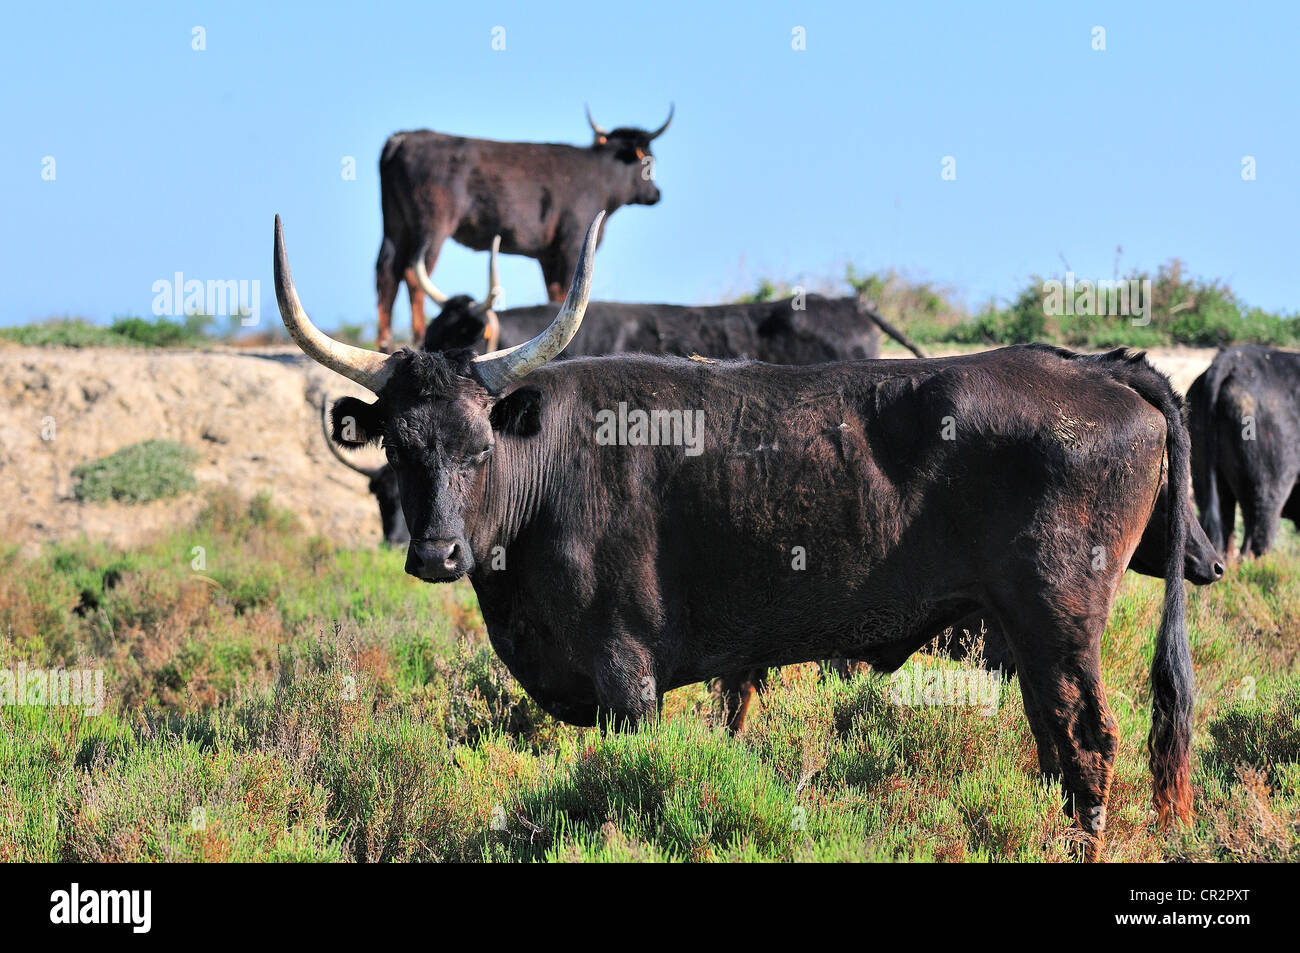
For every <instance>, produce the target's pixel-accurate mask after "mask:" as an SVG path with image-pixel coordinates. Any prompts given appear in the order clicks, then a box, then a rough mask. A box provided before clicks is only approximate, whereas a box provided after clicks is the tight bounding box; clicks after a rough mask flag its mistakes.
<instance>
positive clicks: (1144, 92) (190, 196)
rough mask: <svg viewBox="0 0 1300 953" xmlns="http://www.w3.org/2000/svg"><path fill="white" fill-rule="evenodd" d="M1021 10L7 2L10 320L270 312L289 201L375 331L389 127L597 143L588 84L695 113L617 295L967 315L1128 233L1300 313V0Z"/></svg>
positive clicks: (670, 141) (440, 277)
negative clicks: (253, 308) (164, 296)
mask: <svg viewBox="0 0 1300 953" xmlns="http://www.w3.org/2000/svg"><path fill="white" fill-rule="evenodd" d="M999 6H1000V9H998V10H997V11H993V12H991V11H989V10H988V9H985V7H986V5H985V4H968V3H950V4H934V5H930V4H922V3H911V2H909V3H896V4H878V3H871V4H865V3H852V4H850V3H843V4H824V5H823V4H815V3H797V4H796V3H774V2H751V3H744V4H740V3H737V4H731V5H727V6H726V7H716V6H715V5H711V4H702V3H698V2H696V3H675V2H656V3H615V4H610V3H600V4H590V5H583V6H577V5H569V4H564V3H553V4H552V3H547V4H543V3H533V2H530V3H490V2H489V3H482V2H475V3H436V2H428V0H425V2H418V3H415V2H412V3H399V4H391V5H385V4H377V3H376V4H365V5H358V6H356V7H351V6H345V5H343V4H337V5H336V4H327V3H296V4H295V3H286V4H268V3H243V2H231V3H220V4H190V3H178V2H166V3H134V4H102V3H94V4H91V3H83V4H72V5H61V4H10V5H8V7H7V8H6V11H5V13H4V14H3V17H2V21H0V22H2V29H0V71H2V72H3V78H4V82H3V88H2V89H0V106H2V107H3V108H0V116H3V127H4V131H3V136H0V178H2V180H3V183H4V187H3V189H0V215H2V217H3V222H4V228H3V230H0V260H3V262H4V266H3V270H2V272H0V273H2V274H3V278H4V294H3V304H2V305H0V323H15V322H23V321H31V320H36V319H40V318H44V317H47V316H51V315H66V314H76V315H83V316H86V317H88V318H91V319H94V320H98V321H103V320H107V319H109V318H110V317H111V316H113V315H118V314H126V313H134V314H141V315H149V314H150V309H151V303H152V300H153V291H152V287H153V283H154V282H155V281H157V280H159V279H163V278H170V277H171V276H172V274H173V273H174V272H176V271H181V272H183V273H184V274H185V275H186V277H197V278H200V279H208V278H216V279H240V278H247V279H253V278H258V279H261V282H262V286H261V295H262V302H261V311H262V319H263V321H264V322H265V321H268V320H272V321H273V320H276V318H275V301H274V294H273V289H272V287H271V280H270V273H271V268H270V265H271V232H272V218H273V216H274V214H275V213H276V212H279V213H281V214H282V215H283V216H284V220H285V228H286V235H287V239H288V245H289V251H290V256H291V259H292V262H293V265H294V276H295V278H296V279H297V282H298V286H299V290H300V291H301V293H302V295H303V298H304V301H305V303H306V305H307V307H308V309H309V310H310V311H311V312H312V313H313V315H314V316H315V317H316V318H317V320H318V321H320V322H321V323H322V324H324V325H326V326H333V325H336V324H337V323H338V322H339V321H340V320H345V319H346V320H353V321H356V320H361V319H365V320H367V321H370V322H373V318H374V279H373V269H374V260H375V255H376V252H377V250H378V247H379V236H380V216H379V184H378V174H377V161H378V155H379V150H380V147H381V146H382V144H383V142H384V139H385V138H386V137H387V136H388V135H389V134H390V133H392V132H394V131H396V130H398V129H407V128H420V127H428V128H433V129H438V130H442V131H447V132H455V133H462V134H466V135H471V136H484V137H490V138H502V139H525V140H530V139H531V140H548V141H560V142H573V143H581V144H586V143H588V142H589V141H590V133H589V131H588V129H587V126H586V122H585V120H584V118H583V111H582V110H583V103H584V101H590V103H591V106H592V109H593V111H594V112H595V114H596V117H597V119H598V121H600V122H601V123H603V124H605V125H607V126H615V125H640V126H644V127H651V128H652V127H654V126H655V125H657V124H659V123H660V122H662V120H663V118H664V115H665V113H666V110H667V108H668V103H669V101H670V100H673V101H675V102H676V104H677V118H676V121H675V122H674V124H673V127H672V129H670V130H669V132H668V133H666V134H665V135H664V136H663V138H662V139H660V140H659V141H658V142H656V144H655V148H656V154H657V156H658V182H659V185H660V187H661V189H662V190H663V201H662V202H661V203H660V204H659V205H658V206H657V207H654V208H638V207H633V208H625V209H623V210H621V211H620V212H618V213H617V214H616V215H615V216H614V217H613V219H612V222H611V224H610V226H609V228H608V231H607V236H606V240H605V244H604V246H603V248H602V250H601V253H600V255H599V257H598V258H597V259H596V294H597V296H598V297H601V298H611V299H624V300H661V301H681V302H691V301H716V300H719V299H721V298H722V297H724V296H726V295H729V294H732V293H735V292H738V291H740V290H742V289H748V288H749V287H750V286H752V284H753V283H754V281H755V280H756V279H757V278H758V277H759V276H770V277H772V278H775V279H778V280H786V281H790V282H796V281H799V280H816V279H824V278H828V277H833V276H837V275H839V274H842V271H843V267H844V264H845V263H846V262H848V261H853V262H855V263H856V264H857V265H858V266H859V267H860V268H866V269H875V268H884V267H889V266H894V267H898V268H901V269H904V270H906V271H907V272H908V273H910V274H912V275H914V276H916V277H924V278H929V279H932V280H935V281H938V282H940V283H944V284H948V285H951V286H953V287H954V288H955V289H956V290H957V291H958V292H959V294H960V295H961V297H962V298H963V299H965V300H967V301H968V302H970V303H972V304H975V303H979V302H981V301H983V300H984V299H986V298H987V297H989V296H998V297H1006V296H1009V295H1011V294H1013V293H1014V292H1015V291H1016V290H1017V288H1018V287H1019V286H1020V285H1021V284H1023V282H1024V281H1025V280H1026V279H1027V278H1028V277H1029V276H1030V275H1032V274H1034V273H1036V272H1037V273H1042V272H1049V271H1059V270H1062V268H1063V266H1062V264H1061V260H1062V256H1064V259H1065V260H1067V261H1068V262H1069V263H1070V265H1071V266H1072V268H1073V270H1074V271H1075V272H1076V274H1078V275H1080V276H1081V277H1094V278H1097V277H1109V276H1110V275H1111V272H1112V268H1113V262H1114V257H1115V248H1116V246H1117V245H1122V246H1123V248H1124V255H1123V259H1122V260H1123V262H1124V263H1125V264H1126V265H1127V266H1129V267H1131V268H1148V269H1153V268H1154V267H1155V266H1156V265H1158V264H1159V263H1160V262H1162V261H1164V260H1166V259H1168V258H1169V257H1172V256H1179V257H1181V258H1183V259H1185V260H1186V261H1187V262H1188V264H1189V266H1190V267H1191V269H1192V270H1193V272H1195V273H1197V274H1199V275H1202V276H1206V277H1220V278H1223V279H1225V280H1226V281H1228V282H1229V283H1230V284H1231V285H1232V287H1233V288H1234V289H1235V290H1236V291H1237V292H1238V294H1239V295H1241V296H1242V297H1243V298H1244V299H1245V300H1246V301H1248V302H1250V303H1252V304H1257V305H1261V306H1264V307H1267V308H1271V309H1282V310H1286V311H1293V310H1295V309H1297V307H1300V289H1297V286H1296V285H1297V278H1298V277H1300V269H1297V264H1296V263H1297V257H1298V256H1297V252H1298V250H1300V249H1298V248H1297V245H1298V244H1300V215H1298V214H1297V213H1300V201H1297V200H1298V198H1300V189H1298V187H1297V181H1298V175H1300V123H1297V118H1298V115H1297V106H1298V105H1300V79H1298V78H1297V77H1298V76H1300V69H1298V57H1297V55H1296V49H1295V48H1296V44H1297V41H1298V40H1300V13H1298V12H1297V9H1298V8H1297V5H1295V4H1292V3H1282V2H1277V3H1261V4H1252V3H1231V4H1225V3H1218V2H1216V3H1209V2H1205V3H1200V2H1198V3H1182V4H1159V3H1145V2H1144V3H1139V4H1133V3H1060V2H1039V3H1025V4H1001V5H999ZM196 25H197V26H202V27H204V28H205V31H206V47H207V48H206V50H204V51H202V52H196V51H194V50H193V49H191V41H192V32H191V31H192V28H193V27H194V26H196ZM495 26H503V27H505V30H506V34H505V35H506V50H505V51H504V52H497V51H494V50H493V49H492V46H491V40H492V29H493V27H495ZM795 26H802V27H804V28H805V29H806V36H807V49H806V50H804V51H801V52H796V51H794V50H792V49H791V31H792V28H793V27H795ZM1094 26H1102V27H1104V28H1105V30H1106V47H1107V48H1106V50H1105V51H1104V52H1095V51H1093V49H1092V34H1091V31H1092V28H1093V27H1094ZM946 155H951V156H954V157H955V158H956V162H957V180H956V181H955V182H945V181H943V180H942V179H941V177H940V163H941V160H942V157H943V156H946ZM1245 155H1252V156H1254V157H1255V158H1256V162H1257V179H1256V181H1253V182H1244V181H1243V180H1242V176H1241V163H1242V157H1243V156H1245ZM45 156H53V157H54V159H55V163H56V165H55V170H56V178H55V180H54V181H43V180H42V177H41V172H42V161H43V158H44V157H45ZM344 156H355V157H356V163H357V176H356V179H355V181H344V179H343V178H342V176H341V174H340V172H341V169H342V160H343V157H344ZM435 277H436V280H437V282H438V284H439V285H440V286H442V287H443V288H444V289H445V290H448V291H452V292H456V291H464V292H468V293H471V294H474V295H480V294H481V293H482V288H483V285H484V263H483V261H482V259H481V256H479V255H476V254H474V253H471V252H469V251H467V250H465V249H462V248H460V247H459V246H455V245H454V244H452V243H450V242H449V243H448V244H447V245H446V246H445V247H444V250H443V257H442V259H441V260H440V261H439V263H438V268H437V271H436V275H435ZM503 278H504V284H505V286H506V290H507V303H508V304H512V305H518V304H525V303H529V302H533V301H537V300H541V299H542V298H543V297H544V296H543V291H542V280H541V275H540V271H539V270H538V269H537V267H536V265H535V263H533V262H532V261H530V260H527V259H523V258H510V259H507V260H506V262H505V266H504V269H503ZM396 327H397V329H398V331H399V333H403V334H404V333H406V331H407V329H408V328H409V324H408V323H407V319H406V304H405V294H403V296H402V298H401V299H399V305H398V318H397V321H396Z"/></svg>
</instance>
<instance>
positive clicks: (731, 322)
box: [416, 251, 925, 364]
mask: <svg viewBox="0 0 1300 953" xmlns="http://www.w3.org/2000/svg"><path fill="white" fill-rule="evenodd" d="M488 268H489V270H488V296H487V298H485V299H484V300H483V301H482V302H478V301H475V300H474V299H472V298H470V297H469V296H467V295H457V296H455V297H453V298H447V297H446V296H445V295H442V294H441V292H439V291H438V290H437V288H436V287H434V286H433V285H432V283H431V282H430V281H429V279H428V275H427V273H426V272H424V271H423V269H422V268H420V267H419V266H418V265H417V269H416V280H417V282H419V283H420V284H421V285H423V286H424V288H425V290H426V291H427V292H428V293H429V295H430V297H434V298H435V299H438V298H441V300H442V310H441V311H440V312H439V314H438V316H437V317H436V318H434V319H433V320H432V321H431V322H430V323H429V326H428V329H427V330H426V331H425V335H424V349H425V350H426V351H450V350H452V349H454V348H458V347H476V346H478V345H480V344H484V343H486V346H487V347H488V348H489V349H495V348H497V347H511V346H513V345H515V344H518V343H519V342H521V341H526V340H528V339H530V338H532V337H533V336H534V335H536V334H538V333H539V332H540V331H542V329H544V328H545V327H546V326H547V325H548V324H549V323H550V322H551V319H552V318H553V317H554V314H553V313H552V312H553V309H552V308H549V307H547V306H545V305H539V306H535V307H523V308H508V309H506V310H503V311H496V310H494V308H493V307H492V303H493V301H494V300H495V297H496V295H497V293H498V292H499V291H500V286H499V282H498V281H497V278H496V262H495V251H494V252H493V254H492V255H491V256H490V257H489V266H488ZM881 330H883V331H884V332H885V333H886V334H888V335H889V336H890V337H892V338H893V339H894V340H896V341H898V342H899V343H900V344H902V345H903V346H904V347H905V348H907V349H908V350H909V351H911V352H912V353H913V354H915V355H916V356H917V357H924V356H925V355H924V353H923V352H922V351H921V349H920V348H919V347H917V345H916V344H914V343H913V342H912V341H911V340H910V339H909V338H908V337H907V335H905V334H904V333H903V332H902V331H900V330H899V329H898V328H896V327H894V326H893V325H892V324H891V323H890V322H888V321H887V320H885V318H884V317H883V316H881V315H880V314H879V313H877V312H876V311H875V310H873V309H871V308H868V307H866V305H865V303H864V302H863V301H862V300H861V299H860V298H859V297H854V296H849V297H840V298H827V297H823V296H822V295H817V294H802V295H799V296H798V297H791V298H783V299H781V300H779V301H752V302H737V303H734V304H718V305H679V304H642V303H633V302H621V301H593V302H591V303H590V304H589V305H588V307H587V316H586V317H585V318H584V319H583V322H582V327H581V328H579V329H578V333H577V334H576V335H575V336H574V339H573V341H572V343H571V344H570V345H569V347H568V348H566V349H565V354H566V355H567V356H568V357H578V356H580V355H586V354H590V355H598V354H623V353H636V354H672V355H676V356H678V357H691V356H692V355H700V356H702V357H712V358H719V359H726V358H744V359H749V360H757V361H764V362H766V363H768V364H821V363H825V362H828V361H852V360H863V359H869V358H874V357H878V356H879V355H880V332H881Z"/></svg>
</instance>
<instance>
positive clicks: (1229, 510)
mask: <svg viewBox="0 0 1300 953" xmlns="http://www.w3.org/2000/svg"><path fill="white" fill-rule="evenodd" d="M1218 491H1219V527H1220V528H1221V529H1222V530H1223V538H1222V539H1211V540H1210V545H1212V546H1213V547H1214V548H1215V549H1217V550H1218V551H1219V552H1220V553H1222V554H1223V557H1224V561H1225V562H1226V561H1227V558H1228V557H1229V556H1230V555H1231V554H1232V534H1233V533H1234V532H1236V530H1237V498H1236V497H1235V496H1233V495H1232V487H1230V486H1228V481H1227V480H1226V479H1224V477H1223V475H1222V474H1220V476H1219V480H1218Z"/></svg>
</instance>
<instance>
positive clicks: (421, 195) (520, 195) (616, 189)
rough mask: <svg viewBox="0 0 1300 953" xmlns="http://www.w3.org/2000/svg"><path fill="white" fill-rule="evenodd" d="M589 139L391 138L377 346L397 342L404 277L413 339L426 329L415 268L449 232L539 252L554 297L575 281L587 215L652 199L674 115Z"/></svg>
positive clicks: (384, 182) (385, 156)
mask: <svg viewBox="0 0 1300 953" xmlns="http://www.w3.org/2000/svg"><path fill="white" fill-rule="evenodd" d="M588 121H589V122H590V123H591V128H592V136H593V138H592V143H591V145H590V146H586V147H582V146H571V145H564V144H562V143H548V142H498V141H496V140H491V139H471V138H467V137H465V136H452V135H446V134H444V133H440V132H432V131H430V130H428V129H421V130H416V131H411V132H399V133H396V134H395V135H393V136H391V137H390V138H389V139H388V141H387V142H386V143H384V148H383V151H382V153H381V154H380V157H379V191H380V201H381V205H382V208H383V228H384V237H383V242H382V243H381V245H380V248H379V257H378V260H377V261H376V263H375V289H376V292H377V296H378V309H379V346H380V348H381V350H386V349H388V347H389V346H390V330H389V327H390V323H391V320H392V308H393V302H394V300H395V299H396V297H397V291H398V288H399V286H400V284H401V281H402V278H403V276H405V278H406V282H407V287H408V290H409V292H410V300H411V323H412V330H413V337H414V340H416V341H418V340H420V339H421V338H422V337H423V335H424V299H423V298H422V297H421V295H420V287H419V284H418V283H417V280H416V277H415V272H414V268H413V266H414V261H415V259H416V257H417V256H419V257H421V258H422V259H423V265H424V267H425V268H426V269H427V271H428V272H432V271H433V270H434V266H435V264H436V263H437V260H438V252H439V250H440V249H441V248H442V243H443V242H445V241H446V240H447V239H448V238H450V239H453V240H455V241H457V242H459V243H460V244H462V245H465V246H466V247H468V248H474V249H477V250H479V251H486V250H487V249H488V247H489V245H490V244H491V242H492V239H493V236H496V235H499V236H500V237H501V249H502V251H504V252H506V253H507V254H516V255H527V256H528V257H530V258H535V259H536V260H537V262H538V264H539V265H540V266H541V269H542V276H543V279H544V280H545V282H546V290H547V297H548V298H549V299H550V300H552V301H558V300H559V299H560V298H561V297H562V296H563V293H564V288H565V287H567V286H568V284H569V279H570V277H571V276H572V275H573V269H574V266H575V265H576V264H577V261H578V252H579V250H580V249H581V247H582V237H583V233H584V232H585V231H586V228H587V223H588V222H590V221H591V219H592V216H594V215H595V214H596V212H597V211H598V210H599V209H602V208H604V209H608V210H609V212H610V213H611V214H612V213H613V212H614V211H615V210H616V209H618V208H619V207H620V206H623V205H654V204H655V203H656V202H658V201H659V188H658V186H657V185H656V184H655V181H654V158H653V156H652V155H651V146H650V144H651V142H653V141H654V140H655V139H656V138H658V137H659V136H660V135H662V134H663V132H664V131H665V130H666V129H667V128H668V125H669V123H671V122H672V113H671V111H670V112H669V115H668V122H665V123H664V124H663V125H662V126H660V127H659V128H658V129H656V130H654V131H652V132H647V131H646V130H644V129H637V128H633V127H619V128H617V129H613V130H607V129H603V128H601V127H600V126H598V125H597V124H596V123H595V122H594V121H591V116H590V113H588Z"/></svg>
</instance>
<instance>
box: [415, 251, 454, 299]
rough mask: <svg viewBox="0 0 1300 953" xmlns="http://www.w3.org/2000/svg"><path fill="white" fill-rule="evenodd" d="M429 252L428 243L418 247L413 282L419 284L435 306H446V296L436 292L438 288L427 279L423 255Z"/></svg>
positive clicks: (427, 274)
mask: <svg viewBox="0 0 1300 953" xmlns="http://www.w3.org/2000/svg"><path fill="white" fill-rule="evenodd" d="M428 250H429V243H428V242H425V243H424V244H423V245H421V246H420V254H418V255H416V256H415V280H416V281H418V282H419V283H420V287H421V288H423V289H424V293H425V294H427V295H428V296H429V297H430V298H432V299H433V300H434V302H435V303H437V304H446V303H447V298H448V297H449V296H448V295H445V294H443V293H442V292H441V291H439V290H438V286H437V285H435V284H434V283H433V279H432V278H430V277H429V270H428V269H427V268H425V267H424V253H425V252H426V251H428Z"/></svg>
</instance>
